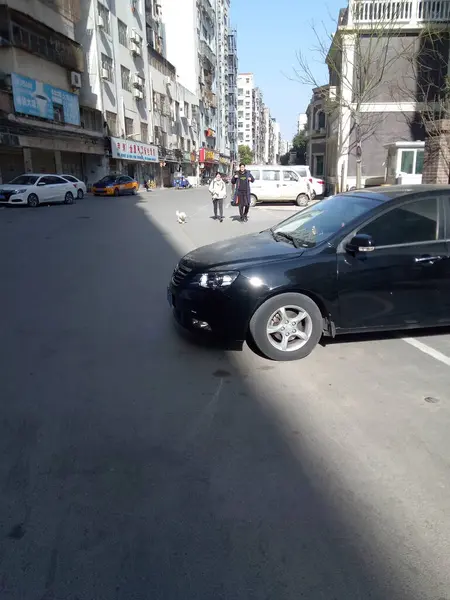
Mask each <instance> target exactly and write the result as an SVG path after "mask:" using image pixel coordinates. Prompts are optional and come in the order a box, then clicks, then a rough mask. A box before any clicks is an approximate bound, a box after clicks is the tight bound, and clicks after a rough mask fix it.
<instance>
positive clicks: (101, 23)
mask: <svg viewBox="0 0 450 600" xmlns="http://www.w3.org/2000/svg"><path fill="white" fill-rule="evenodd" d="M98 26H99V27H100V29H104V28H105V19H104V18H103V17H101V16H100V15H99V17H98Z"/></svg>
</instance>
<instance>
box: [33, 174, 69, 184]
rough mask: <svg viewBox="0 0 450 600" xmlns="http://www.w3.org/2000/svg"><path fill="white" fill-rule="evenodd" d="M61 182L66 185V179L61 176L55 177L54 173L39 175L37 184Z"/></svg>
mask: <svg viewBox="0 0 450 600" xmlns="http://www.w3.org/2000/svg"><path fill="white" fill-rule="evenodd" d="M61 183H64V184H66V185H67V181H65V180H64V179H61V177H55V176H54V175H47V176H46V177H41V179H40V180H39V184H38V185H41V184H45V185H56V184H61Z"/></svg>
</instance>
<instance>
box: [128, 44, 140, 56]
mask: <svg viewBox="0 0 450 600" xmlns="http://www.w3.org/2000/svg"><path fill="white" fill-rule="evenodd" d="M130 50H131V52H132V54H134V55H135V56H141V54H142V51H141V49H140V47H139V46H138V44H136V42H131V44H130Z"/></svg>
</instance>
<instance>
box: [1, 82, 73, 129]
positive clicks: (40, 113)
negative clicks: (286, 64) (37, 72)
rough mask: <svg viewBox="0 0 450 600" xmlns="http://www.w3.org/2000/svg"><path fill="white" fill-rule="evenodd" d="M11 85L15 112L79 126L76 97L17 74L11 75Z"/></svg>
mask: <svg viewBox="0 0 450 600" xmlns="http://www.w3.org/2000/svg"><path fill="white" fill-rule="evenodd" d="M11 83H12V89H13V99H14V108H15V110H16V112H18V113H22V114H24V115H29V116H31V117H40V118H41V119H48V120H49V121H55V120H57V121H58V122H62V123H67V124H69V125H77V126H79V125H80V124H81V121H80V105H79V102H78V96H77V95H75V94H71V93H69V92H65V91H64V90H61V89H59V88H55V87H53V86H51V85H49V84H48V83H43V82H42V81H37V80H36V79H30V78H29V77H24V76H23V75H18V74H17V73H11ZM56 114H58V119H55V115H56Z"/></svg>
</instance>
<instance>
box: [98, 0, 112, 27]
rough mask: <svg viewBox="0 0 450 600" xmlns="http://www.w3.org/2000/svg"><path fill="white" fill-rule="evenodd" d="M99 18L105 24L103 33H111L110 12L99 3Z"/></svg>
mask: <svg viewBox="0 0 450 600" xmlns="http://www.w3.org/2000/svg"><path fill="white" fill-rule="evenodd" d="M97 6H98V16H99V17H100V19H101V20H102V22H103V26H102V27H103V31H104V32H105V33H110V27H109V10H108V9H107V8H106V6H104V5H103V4H102V3H101V2H98V4H97Z"/></svg>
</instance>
